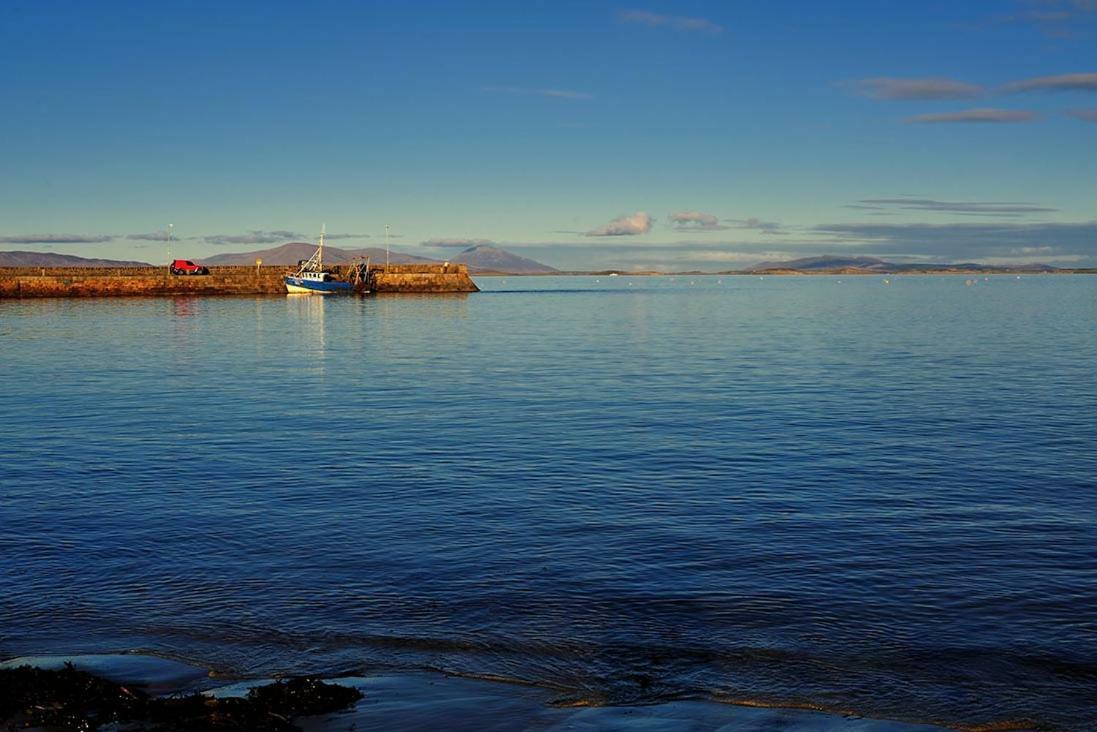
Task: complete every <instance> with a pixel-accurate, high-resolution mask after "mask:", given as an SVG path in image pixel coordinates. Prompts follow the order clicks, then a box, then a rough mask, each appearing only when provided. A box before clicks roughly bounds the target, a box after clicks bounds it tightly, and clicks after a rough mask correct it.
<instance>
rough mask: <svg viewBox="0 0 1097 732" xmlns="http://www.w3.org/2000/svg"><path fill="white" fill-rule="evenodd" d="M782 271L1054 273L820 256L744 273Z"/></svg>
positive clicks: (1040, 267)
mask: <svg viewBox="0 0 1097 732" xmlns="http://www.w3.org/2000/svg"><path fill="white" fill-rule="evenodd" d="M771 270H786V271H795V272H829V271H834V270H844V271H851V270H852V271H857V270H860V271H864V272H880V273H901V272H1012V271H1018V270H1023V271H1026V272H1032V271H1037V272H1054V271H1055V270H1056V268H1055V267H1052V266H1051V265H1048V264H1018V265H991V264H979V263H977V262H958V263H955V264H929V263H904V264H899V263H897V262H887V261H884V260H883V259H877V258H876V257H839V256H834V255H831V254H824V255H822V256H819V257H803V258H801V259H790V260H787V261H785V262H759V263H758V264H756V265H754V266H753V267H749V268H747V269H746V270H743V271H745V272H765V271H771Z"/></svg>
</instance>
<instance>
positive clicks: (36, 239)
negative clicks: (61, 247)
mask: <svg viewBox="0 0 1097 732" xmlns="http://www.w3.org/2000/svg"><path fill="white" fill-rule="evenodd" d="M115 238H117V237H115V236H114V235H112V234H11V235H9V236H0V244H102V243H103V242H108V241H113V240H114V239H115Z"/></svg>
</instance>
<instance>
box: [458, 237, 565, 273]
mask: <svg viewBox="0 0 1097 732" xmlns="http://www.w3.org/2000/svg"><path fill="white" fill-rule="evenodd" d="M449 261H451V262H457V263H458V264H467V265H468V268H469V270H470V271H473V272H505V273H507V274H553V273H555V272H558V271H559V270H557V269H554V268H552V267H549V266H548V265H547V264H541V263H540V262H536V261H534V260H532V259H528V258H526V257H519V256H518V255H517V254H511V253H510V252H508V251H506V250H505V249H499V248H497V247H493V246H490V245H488V244H478V245H477V246H473V247H469V248H468V249H464V250H462V251H461V252H459V253H458V254H457V255H456V256H454V257H453V259H451V260H449Z"/></svg>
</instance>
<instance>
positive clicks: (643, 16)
mask: <svg viewBox="0 0 1097 732" xmlns="http://www.w3.org/2000/svg"><path fill="white" fill-rule="evenodd" d="M617 19H618V20H619V21H620V22H622V23H632V24H635V25H646V26H647V27H649V28H673V29H674V30H676V31H685V32H694V33H707V34H710V35H717V34H720V33H723V32H724V28H723V26H721V25H719V24H718V23H714V22H712V21H711V20H709V19H708V18H690V17H686V16H682V15H660V14H658V13H652V12H649V11H647V10H622V11H621V12H619V13H618V14H617Z"/></svg>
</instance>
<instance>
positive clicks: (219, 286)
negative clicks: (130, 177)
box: [0, 264, 480, 298]
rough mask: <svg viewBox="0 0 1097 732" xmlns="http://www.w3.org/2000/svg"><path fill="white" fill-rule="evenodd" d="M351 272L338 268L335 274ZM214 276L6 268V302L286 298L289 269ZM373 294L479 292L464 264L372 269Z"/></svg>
mask: <svg viewBox="0 0 1097 732" xmlns="http://www.w3.org/2000/svg"><path fill="white" fill-rule="evenodd" d="M343 269H349V268H343V267H340V266H335V267H333V268H332V270H333V271H334V272H336V273H339V272H340V270H343ZM209 270H210V273H209V274H208V275H173V274H171V273H170V272H168V270H167V267H111V268H100V267H0V298H19V297H115V296H171V295H284V294H286V288H285V285H284V284H283V282H282V277H283V276H285V275H286V274H288V273H290V272H291V271H292V268H290V267H286V266H277V265H276V266H263V267H254V266H234V267H210V268H209ZM369 280H370V289H371V290H372V291H373V292H398V293H399V292H407V293H448V292H477V291H478V290H479V289H480V288H478V287H477V286H476V283H474V282H473V281H472V278H471V277H469V273H468V267H467V266H465V265H463V264H445V265H443V264H392V265H388V266H385V265H379V266H377V267H370V272H369Z"/></svg>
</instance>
